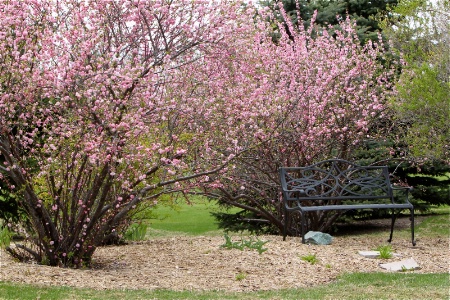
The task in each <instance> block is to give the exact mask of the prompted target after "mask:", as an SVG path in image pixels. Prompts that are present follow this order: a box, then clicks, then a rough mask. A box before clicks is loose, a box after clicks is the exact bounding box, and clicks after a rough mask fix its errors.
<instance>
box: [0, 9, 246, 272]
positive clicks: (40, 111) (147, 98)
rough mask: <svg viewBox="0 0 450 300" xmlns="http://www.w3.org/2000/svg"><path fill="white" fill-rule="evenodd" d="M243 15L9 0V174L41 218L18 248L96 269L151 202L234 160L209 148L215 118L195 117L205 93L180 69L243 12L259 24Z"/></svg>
mask: <svg viewBox="0 0 450 300" xmlns="http://www.w3.org/2000/svg"><path fill="white" fill-rule="evenodd" d="M239 11H242V8H241V7H240V6H239V5H236V4H234V3H232V2H230V1H220V2H215V3H210V2H209V1H191V0H186V1H165V0H159V1H139V0H134V1H107V0H104V1H103V0H96V1H79V0H67V1H51V0H49V1H46V0H44V1H33V0H24V1H10V0H2V1H0V70H1V73H0V116H1V118H0V162H1V165H0V179H1V180H3V181H4V182H5V183H6V185H7V186H8V188H9V189H10V190H11V191H14V193H15V194H16V195H18V199H19V200H18V201H19V204H20V206H21V207H22V208H23V209H24V210H25V212H26V214H27V216H28V218H29V221H30V224H31V225H30V226H29V228H25V229H26V230H27V235H28V241H29V243H24V244H17V245H15V247H14V246H12V247H10V248H9V249H8V250H9V251H10V252H11V253H12V254H13V255H15V256H16V257H18V258H21V259H25V258H32V259H34V260H36V261H37V262H39V263H46V264H49V265H52V266H58V265H59V266H72V267H79V266H82V265H88V264H89V263H90V260H91V257H92V254H93V253H94V251H95V249H96V247H97V246H99V245H101V244H102V242H103V241H105V239H108V238H109V237H110V236H111V235H114V234H116V232H117V229H118V228H119V227H120V226H122V224H123V221H124V220H125V218H126V216H127V215H128V214H129V213H130V211H132V210H133V209H134V208H136V206H137V205H139V203H142V202H143V201H147V202H148V201H157V199H158V197H159V196H160V195H162V194H164V193H170V192H172V191H178V190H185V189H187V188H190V187H191V186H194V184H195V181H194V180H193V179H195V178H197V177H201V178H203V177H204V176H205V175H208V174H210V173H215V172H217V171H218V170H221V169H222V168H223V167H224V166H225V165H226V164H227V162H228V160H229V159H231V158H232V157H233V155H235V154H236V153H228V154H227V156H217V157H214V156H212V155H203V154H202V153H203V149H204V148H205V147H206V146H204V145H205V144H206V143H207V137H208V136H207V135H206V134H203V133H201V132H202V130H203V129H202V127H201V126H203V124H205V123H204V122H203V121H202V120H204V119H205V118H202V119H201V120H200V119H199V120H197V119H195V116H194V115H190V111H191V107H193V105H191V104H190V103H191V102H194V101H197V99H195V98H194V97H191V96H189V93H190V91H189V90H186V89H187V87H184V86H183V85H182V82H183V80H185V79H184V78H182V77H180V76H183V75H184V74H183V72H181V71H180V70H181V69H183V68H191V69H193V70H194V69H195V67H196V66H198V65H199V64H198V63H196V62H198V61H199V60H200V59H201V58H202V57H203V56H204V55H205V54H206V53H210V54H212V53H213V51H214V50H213V49H214V48H216V47H218V46H219V45H220V44H221V43H223V42H224V40H226V37H227V36H229V35H231V34H232V33H233V32H236V28H237V27H239V23H240V21H239V19H238V17H240V18H241V19H242V20H244V21H245V22H248V21H247V20H248V19H249V18H248V16H244V14H243V13H240V14H239V13H238V12H239ZM250 19H251V18H250ZM197 107H199V106H197ZM197 114H201V112H200V111H198V112H197ZM196 123H199V124H200V123H201V124H200V125H201V126H200V127H199V125H197V124H196ZM150 203H151V202H150Z"/></svg>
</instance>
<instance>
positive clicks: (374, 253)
mask: <svg viewBox="0 0 450 300" xmlns="http://www.w3.org/2000/svg"><path fill="white" fill-rule="evenodd" d="M358 254H359V255H361V256H364V257H366V258H378V257H379V256H380V251H358ZM392 256H396V257H400V256H401V254H397V253H392Z"/></svg>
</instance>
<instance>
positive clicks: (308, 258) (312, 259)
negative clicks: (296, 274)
mask: <svg viewBox="0 0 450 300" xmlns="http://www.w3.org/2000/svg"><path fill="white" fill-rule="evenodd" d="M300 258H301V259H302V260H304V261H306V262H309V263H310V264H312V265H314V264H316V263H317V262H318V261H319V259H318V258H317V257H316V255H315V254H308V255H304V256H302V257H300Z"/></svg>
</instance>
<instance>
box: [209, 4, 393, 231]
mask: <svg viewBox="0 0 450 300" xmlns="http://www.w3.org/2000/svg"><path fill="white" fill-rule="evenodd" d="M281 13H282V14H285V13H284V12H283V10H282V8H281ZM260 14H261V15H262V18H261V20H276V18H275V17H274V16H273V15H270V13H269V12H267V11H261V12H260ZM284 20H286V22H285V23H284V24H276V23H275V25H276V26H274V25H273V24H271V23H268V22H264V21H261V22H260V23H258V25H257V27H258V29H259V31H258V32H257V33H255V35H254V37H253V39H252V40H247V44H245V46H242V43H243V42H242V41H237V43H236V46H235V48H238V49H239V51H234V52H232V54H228V53H224V54H223V55H224V56H223V57H222V59H220V62H221V63H222V65H220V66H218V67H217V69H220V70H226V72H230V70H231V72H232V73H233V74H236V75H235V77H231V78H230V77H226V76H224V75H220V73H219V72H218V71H216V70H215V71H214V72H213V73H212V74H218V75H217V76H218V77H217V78H216V77H214V75H211V74H209V73H207V71H205V74H208V75H207V76H208V78H209V79H210V80H209V81H207V80H206V78H205V80H204V82H206V85H207V88H206V89H207V90H209V91H210V93H209V94H207V95H208V96H207V97H206V98H207V99H208V101H209V102H212V101H211V98H212V97H216V99H217V100H216V102H213V103H217V101H222V102H223V104H221V105H220V107H219V110H218V111H215V112H214V114H218V113H223V114H224V117H223V121H222V122H221V123H220V124H213V125H212V126H213V128H219V129H218V131H219V132H226V133H228V134H230V135H232V136H234V138H235V140H234V141H235V144H233V147H237V148H239V149H244V148H245V149H247V151H246V152H245V155H241V156H239V157H237V158H236V159H235V160H234V162H233V164H232V166H230V167H229V168H227V170H226V173H225V174H221V175H220V177H218V176H217V177H214V179H211V184H210V185H205V190H204V191H205V194H206V195H208V196H209V197H211V198H215V199H218V200H219V203H221V204H224V205H225V206H234V207H239V208H242V210H243V211H242V212H241V213H239V214H237V215H235V216H234V219H231V220H230V215H227V214H222V215H218V218H219V220H222V223H223V224H224V226H225V227H226V228H231V227H232V226H234V225H236V224H238V223H241V225H242V227H241V228H245V227H246V226H245V223H246V220H248V219H250V221H255V219H256V220H257V221H262V222H261V223H259V224H261V225H262V226H264V227H266V229H267V224H268V223H269V224H271V226H270V227H269V228H271V230H272V231H278V232H282V231H283V228H284V218H287V216H284V215H283V209H282V205H281V204H282V203H281V194H280V190H279V179H278V169H279V167H281V166H303V165H307V164H312V163H314V162H317V161H319V160H323V159H328V158H331V157H340V158H344V159H352V155H354V151H355V149H357V148H358V146H359V145H360V144H361V143H362V142H363V141H364V140H365V139H368V138H370V136H369V134H371V133H372V132H375V131H374V130H371V128H372V127H373V126H374V125H376V124H377V123H379V122H380V119H381V118H383V116H384V111H385V109H386V108H385V106H386V102H387V99H388V98H389V97H390V96H392V95H394V90H393V84H394V82H395V73H394V69H393V68H387V67H385V66H383V65H382V63H381V62H382V61H383V60H386V59H387V58H386V53H385V52H384V50H383V47H382V44H381V40H380V42H379V43H372V42H370V41H369V42H368V43H367V44H366V45H365V46H361V45H360V41H359V40H358V37H357V33H356V30H355V25H354V24H353V23H352V22H351V21H350V20H348V19H347V20H344V21H342V22H340V25H339V27H340V28H341V30H339V31H335V32H334V35H333V36H331V35H330V34H329V30H328V31H327V30H326V28H324V29H321V28H320V27H317V26H314V23H312V26H310V27H309V29H308V30H305V29H304V28H303V27H301V26H300V27H298V28H295V26H294V25H293V24H292V23H291V22H290V18H288V17H286V16H285V18H284ZM273 22H276V21H273ZM312 22H314V20H313V21H312ZM272 28H282V29H283V30H281V32H280V33H279V34H278V36H279V39H278V41H277V42H276V43H273V41H272V38H271V37H272V36H274V34H273V33H271V29H272ZM285 28H287V30H284V29H285ZM328 29H329V28H328ZM313 30H314V32H313ZM288 33H289V34H288ZM230 51H231V50H230ZM255 53H256V54H255ZM230 55H233V56H234V57H235V60H236V61H240V62H239V63H233V62H230V61H229V60H227V59H226V57H227V56H230ZM206 65H207V66H208V68H210V67H211V64H206ZM392 67H395V66H394V65H392ZM236 76H237V77H236ZM226 78H229V81H228V82H227V81H226V80H227V79H226ZM206 98H205V100H206ZM208 101H205V103H207V102H208ZM222 102H220V103H222ZM212 109H214V108H212ZM211 114H213V113H211ZM218 137H219V139H221V135H218ZM222 140H223V139H222ZM224 141H226V142H228V141H227V140H224ZM220 144H221V141H220V140H217V141H215V145H216V146H217V145H220ZM250 145H251V146H250ZM231 146H232V145H229V147H231ZM221 147H225V145H223V146H221ZM230 150H231V148H230ZM338 217H339V214H338V213H336V212H329V211H328V212H311V213H310V214H309V228H310V229H311V230H320V231H327V230H329V229H330V227H331V225H332V224H333V222H334V221H335V220H336V219H337V218H338ZM298 218H299V216H298V215H291V216H289V219H288V220H286V221H287V224H288V225H287V226H288V228H287V231H288V232H289V233H290V234H292V235H295V234H298V230H297V225H298V222H297V221H298ZM227 225H231V226H230V227H227ZM238 227H239V226H238Z"/></svg>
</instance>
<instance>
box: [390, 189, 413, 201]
mask: <svg viewBox="0 0 450 300" xmlns="http://www.w3.org/2000/svg"><path fill="white" fill-rule="evenodd" d="M391 189H392V191H403V192H404V193H405V196H406V203H409V192H410V191H412V190H413V187H412V186H395V185H391ZM393 201H394V200H393ZM394 203H395V201H394Z"/></svg>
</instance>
